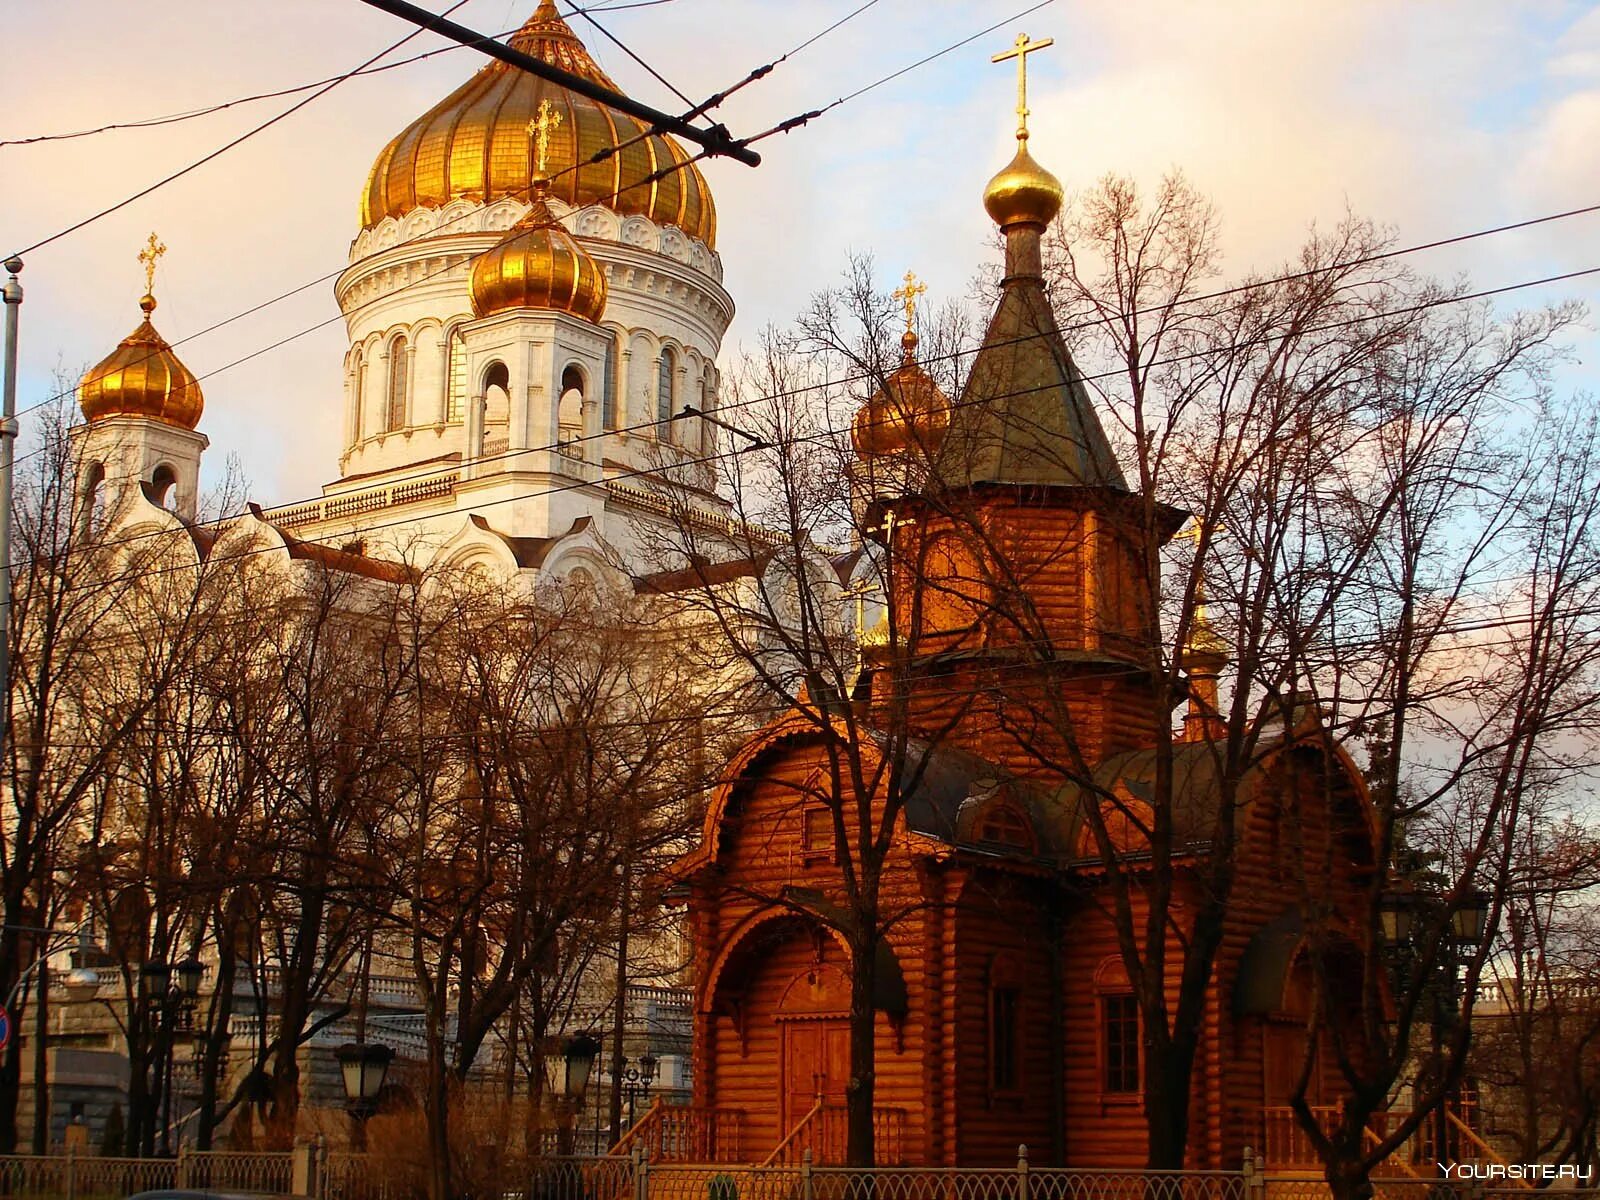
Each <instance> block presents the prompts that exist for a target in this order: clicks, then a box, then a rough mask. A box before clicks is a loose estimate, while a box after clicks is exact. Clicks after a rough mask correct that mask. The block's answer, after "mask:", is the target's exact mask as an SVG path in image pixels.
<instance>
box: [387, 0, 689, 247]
mask: <svg viewBox="0 0 1600 1200" xmlns="http://www.w3.org/2000/svg"><path fill="white" fill-rule="evenodd" d="M511 45H512V47H513V48H514V49H517V50H521V51H523V52H524V53H527V54H531V55H533V56H534V57H536V58H540V59H542V60H544V61H545V62H547V63H550V64H552V65H553V66H557V67H560V68H561V69H562V70H565V71H569V72H571V73H572V74H574V75H581V76H583V77H584V78H586V79H592V80H594V81H595V82H596V83H600V84H603V85H604V86H606V87H609V88H612V89H615V88H616V84H614V83H613V82H612V81H611V80H610V78H608V77H607V75H606V73H605V72H604V71H602V70H601V69H600V68H599V67H598V66H597V65H596V64H595V61H594V59H592V58H590V57H589V52H588V50H586V49H585V48H584V45H583V43H582V42H580V41H579V40H578V38H577V36H576V35H575V34H574V33H573V32H572V30H571V29H570V28H569V27H568V26H567V23H566V22H565V21H563V20H562V19H561V17H560V15H559V14H557V12H556V8H555V5H554V4H553V3H552V2H551V0H540V4H539V7H538V10H537V11H536V12H535V13H534V14H533V16H532V17H531V18H529V20H528V22H527V24H526V25H524V26H523V27H522V29H521V30H519V31H518V32H517V34H516V35H515V36H514V37H513V38H512V39H511ZM541 101H549V103H550V106H551V108H552V109H554V111H555V112H556V113H557V114H558V115H559V116H560V118H561V122H560V125H559V126H558V127H557V129H556V130H555V132H554V134H553V135H552V136H551V138H550V153H549V159H548V173H549V175H550V176H551V179H550V194H551V195H552V196H555V197H557V198H558V199H560V200H563V201H565V202H566V203H568V204H571V205H574V206H576V207H582V206H584V205H588V204H603V205H604V206H605V207H607V208H610V209H612V210H613V211H615V212H618V213H620V214H622V215H623V216H629V215H633V214H638V215H640V216H645V217H648V218H650V220H652V221H654V222H655V223H656V224H658V225H676V226H677V227H678V228H679V229H682V230H683V231H684V232H685V233H687V234H688V235H689V236H691V237H696V238H699V239H700V240H701V241H703V242H705V244H706V245H707V246H710V247H713V248H715V246H716V236H717V214H716V208H715V206H714V205H713V204H712V201H711V189H710V188H709V187H707V186H706V181H705V177H704V176H703V175H701V174H700V172H699V171H698V170H697V169H696V168H695V167H693V166H686V167H682V168H681V169H679V170H674V171H671V172H670V173H668V174H666V175H664V176H663V177H661V178H660V179H655V180H653V181H650V182H645V181H646V180H651V176H653V175H654V173H655V172H656V171H658V170H660V169H661V168H663V167H669V166H672V165H673V164H681V163H686V162H688V159H689V155H688V154H686V153H685V152H684V150H683V148H682V147H681V146H679V145H678V144H677V143H676V142H674V141H673V140H672V139H671V138H669V137H665V136H660V135H651V136H648V137H641V136H640V135H642V134H644V133H645V131H646V130H647V129H648V128H649V126H648V125H647V123H646V122H643V121H640V120H638V119H637V118H635V117H630V116H628V115H626V114H624V113H620V112H618V111H616V110H615V109H613V108H609V107H607V106H606V105H604V104H600V103H598V102H596V101H594V100H590V99H588V98H587V97H584V96H578V95H574V94H573V93H572V92H569V91H567V90H566V89H565V88H562V87H560V86H558V85H556V84H554V83H550V82H548V81H547V80H543V79H538V78H535V77H534V76H532V75H529V74H527V73H525V72H523V71H519V70H517V69H516V68H515V67H513V66H511V65H509V64H507V63H503V62H499V61H495V62H492V63H490V64H489V65H488V66H486V67H484V68H483V69H482V70H480V71H479V72H478V73H477V74H476V75H474V76H473V77H472V78H471V79H469V80H468V81H467V82H466V83H464V84H462V86H461V87H459V88H457V89H456V90H455V91H454V92H452V93H451V94H450V95H449V96H447V97H446V98H445V99H444V100H443V101H442V102H441V103H439V104H438V105H436V106H435V107H434V108H432V109H431V110H429V111H428V112H426V113H424V114H423V115H422V116H421V117H419V118H418V119H417V120H415V121H413V122H412V123H411V124H410V125H409V126H408V127H407V128H406V129H405V130H404V131H403V132H402V133H401V134H400V135H399V136H398V137H396V138H395V139H394V141H392V142H390V143H389V145H388V146H387V147H385V149H384V151H383V153H382V154H380V155H378V161H377V162H376V163H374V164H373V167H372V174H371V176H370V177H369V178H368V181H367V190H366V194H365V195H364V196H363V197H362V201H361V224H362V226H363V228H369V229H370V228H371V227H372V226H374V225H376V224H378V222H380V221H382V220H383V219H384V218H385V217H403V216H405V215H406V214H407V213H409V212H411V211H412V210H413V209H416V208H441V207H443V206H444V205H446V204H448V203H449V202H450V201H452V200H455V199H458V198H461V197H465V198H467V199H469V200H476V201H480V202H482V203H485V204H488V203H492V202H493V201H495V200H499V199H501V198H502V197H505V196H511V197H514V198H515V199H518V200H526V199H528V195H529V188H530V185H531V183H532V175H533V169H532V163H531V156H530V153H529V145H528V127H529V124H530V123H531V122H532V121H533V119H534V117H535V115H536V114H537V113H538V111H539V105H540V102H541ZM636 139H637V140H636ZM625 143H628V144H627V145H626V148H625V149H621V150H619V151H618V152H617V153H615V154H613V155H611V156H609V157H607V158H604V159H602V160H601V161H599V162H590V161H589V160H590V159H591V158H592V157H593V156H594V154H595V153H596V152H597V151H599V150H601V149H604V148H606V147H609V146H622V145H624V144H625ZM580 161H581V163H582V165H575V164H578V163H579V162H580Z"/></svg>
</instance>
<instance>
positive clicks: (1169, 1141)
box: [1144, 1043, 1194, 1171]
mask: <svg viewBox="0 0 1600 1200" xmlns="http://www.w3.org/2000/svg"><path fill="white" fill-rule="evenodd" d="M1146 1046H1147V1047H1148V1043H1146ZM1193 1066H1194V1054H1193V1052H1192V1050H1191V1051H1189V1052H1185V1051H1184V1050H1183V1049H1182V1048H1181V1047H1180V1046H1177V1045H1169V1046H1168V1048H1167V1050H1166V1052H1165V1053H1164V1054H1162V1055H1160V1056H1159V1058H1157V1059H1155V1061H1152V1062H1151V1063H1150V1067H1149V1069H1148V1070H1146V1072H1145V1084H1144V1087H1145V1094H1144V1119H1145V1136H1146V1138H1147V1139H1148V1145H1147V1147H1146V1151H1145V1165H1146V1166H1147V1167H1149V1168H1150V1170H1152V1171H1181V1170H1183V1164H1184V1155H1185V1151H1186V1150H1187V1148H1188V1141H1189V1079H1190V1075H1191V1073H1192V1070H1193Z"/></svg>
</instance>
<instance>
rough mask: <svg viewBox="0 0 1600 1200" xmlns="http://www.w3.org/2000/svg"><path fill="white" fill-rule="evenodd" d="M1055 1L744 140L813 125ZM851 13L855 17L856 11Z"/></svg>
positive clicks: (1045, 0) (1047, 0) (1041, 3)
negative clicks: (813, 122) (821, 117)
mask: <svg viewBox="0 0 1600 1200" xmlns="http://www.w3.org/2000/svg"><path fill="white" fill-rule="evenodd" d="M1053 3H1055V0H1039V3H1038V4H1035V5H1033V6H1032V7H1031V8H1025V9H1023V10H1022V11H1021V12H1019V13H1014V14H1012V15H1011V16H1009V17H1007V18H1005V19H1004V20H1003V21H996V22H995V23H994V24H993V25H990V26H988V27H987V28H984V29H980V30H978V32H977V33H974V34H972V35H971V36H969V37H964V38H962V39H961V40H960V41H959V42H953V43H952V44H950V45H948V46H946V47H945V48H944V49H943V50H938V51H935V52H934V53H932V54H929V55H927V56H925V57H923V58H919V59H917V61H916V62H914V63H911V64H910V65H908V66H904V67H901V68H900V69H899V70H898V71H893V72H890V73H889V74H888V75H885V76H883V77H882V78H880V79H875V80H873V82H871V83H869V84H867V85H866V86H865V87H860V88H857V89H856V90H855V91H853V92H850V93H849V94H848V95H844V96H840V97H839V98H838V99H837V100H834V101H833V102H832V103H830V104H825V105H823V106H822V107H821V108H814V109H811V110H809V111H807V112H803V113H798V114H796V115H795V116H792V117H790V118H788V119H787V120H784V121H779V122H778V123H777V124H776V125H774V126H773V127H772V128H770V129H765V130H763V131H762V132H760V133H757V134H754V135H752V136H751V137H748V138H745V139H744V142H745V144H746V145H750V144H752V143H754V142H759V141H761V140H763V139H764V138H769V137H771V136H773V135H774V134H777V133H789V132H792V131H793V130H796V129H799V128H800V127H801V126H802V125H807V124H810V123H811V122H812V121H814V120H816V119H817V118H818V117H820V116H822V115H824V114H825V113H830V112H832V111H833V110H834V109H836V108H838V107H839V106H840V105H841V104H848V103H849V102H850V101H852V100H854V99H855V98H856V97H858V96H865V95H866V94H867V93H868V92H870V91H872V90H873V89H875V88H880V87H882V86H883V85H884V84H886V83H890V82H892V81H893V80H896V79H899V78H900V76H902V75H906V74H909V73H910V72H912V71H915V70H917V69H918V68H919V67H924V66H927V64H929V63H931V62H933V61H935V60H936V59H940V58H943V57H944V56H945V55H946V54H950V53H952V52H953V51H956V50H959V49H961V47H963V46H966V45H969V44H970V43H972V42H975V41H977V40H978V39H979V38H981V37H983V36H985V35H986V34H991V33H993V32H994V31H995V30H996V29H1001V28H1003V27H1005V26H1007V25H1013V24H1015V23H1016V22H1018V21H1020V20H1022V18H1023V17H1026V16H1028V15H1030V14H1032V13H1036V12H1038V11H1039V10H1040V9H1041V8H1046V7H1048V6H1049V5H1051V4H1053ZM858 11H859V10H858ZM850 15H851V16H854V15H855V14H854V13H852V14H850ZM846 19H847V20H848V18H846ZM807 44H809V43H807Z"/></svg>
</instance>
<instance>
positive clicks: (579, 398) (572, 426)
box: [557, 363, 589, 443]
mask: <svg viewBox="0 0 1600 1200" xmlns="http://www.w3.org/2000/svg"><path fill="white" fill-rule="evenodd" d="M588 394H589V380H588V376H587V375H586V374H585V373H584V370H583V368H582V367H581V366H579V365H578V364H577V363H568V364H567V365H566V367H565V368H564V369H563V370H562V372H561V399H560V402H559V403H560V408H559V410H558V413H557V416H558V421H559V425H560V430H561V441H562V442H563V443H566V442H575V441H578V440H579V439H580V438H582V437H583V435H584V433H585V432H586V431H585V430H584V428H583V401H584V398H585V397H586V396H587V395H588Z"/></svg>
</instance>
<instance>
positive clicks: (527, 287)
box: [472, 182, 606, 323]
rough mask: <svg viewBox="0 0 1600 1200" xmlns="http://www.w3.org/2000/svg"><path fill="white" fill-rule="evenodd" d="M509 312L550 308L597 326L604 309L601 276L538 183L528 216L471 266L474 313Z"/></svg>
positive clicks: (483, 314) (591, 258)
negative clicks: (517, 309) (591, 322)
mask: <svg viewBox="0 0 1600 1200" xmlns="http://www.w3.org/2000/svg"><path fill="white" fill-rule="evenodd" d="M514 308H553V309H556V310H557V311H560V312H569V313H571V314H572V315H573V316H575V317H582V318H583V319H584V320H585V321H593V322H596V323H598V322H599V320H600V315H601V314H602V313H604V312H605V310H606V276H605V272H604V271H603V270H602V269H601V268H600V264H599V263H597V262H596V261H595V260H594V257H593V256H592V255H591V254H590V253H589V252H588V251H587V250H585V249H584V248H583V247H582V246H580V245H579V244H578V240H577V239H576V238H575V237H573V236H572V235H571V234H570V233H568V232H567V231H566V230H565V229H564V228H562V226H561V222H560V221H557V220H556V219H555V217H554V216H553V215H552V214H551V212H550V208H549V206H548V205H547V204H546V203H545V200H544V186H543V184H542V182H541V183H540V185H539V186H538V189H537V190H536V191H535V193H534V197H533V207H531V208H530V209H528V213H527V215H526V216H524V217H523V218H522V220H520V221H518V222H517V224H516V226H515V228H513V229H512V230H511V233H510V234H509V235H508V236H507V237H506V238H505V240H503V241H502V242H501V243H500V244H499V245H498V246H496V247H495V248H494V249H492V250H490V251H489V252H488V253H486V254H483V255H480V256H479V257H478V260H477V261H476V262H475V263H473V265H472V311H473V313H474V314H475V315H477V316H480V317H487V316H492V315H493V314H494V313H499V312H505V311H507V310H508V309H514Z"/></svg>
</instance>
